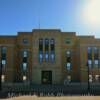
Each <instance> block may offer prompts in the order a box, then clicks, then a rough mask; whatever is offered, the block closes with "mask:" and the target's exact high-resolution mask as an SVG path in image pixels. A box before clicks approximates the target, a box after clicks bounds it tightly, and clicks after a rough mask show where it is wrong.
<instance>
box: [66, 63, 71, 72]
mask: <svg viewBox="0 0 100 100" xmlns="http://www.w3.org/2000/svg"><path fill="white" fill-rule="evenodd" d="M66 67H67V70H69V71H70V70H71V63H66Z"/></svg>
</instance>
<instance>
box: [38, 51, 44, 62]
mask: <svg viewBox="0 0 100 100" xmlns="http://www.w3.org/2000/svg"><path fill="white" fill-rule="evenodd" d="M42 61H43V53H42V52H41V53H40V54H39V62H40V63H42Z"/></svg>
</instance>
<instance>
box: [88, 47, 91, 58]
mask: <svg viewBox="0 0 100 100" xmlns="http://www.w3.org/2000/svg"><path fill="white" fill-rule="evenodd" d="M88 59H89V60H92V48H91V47H88Z"/></svg>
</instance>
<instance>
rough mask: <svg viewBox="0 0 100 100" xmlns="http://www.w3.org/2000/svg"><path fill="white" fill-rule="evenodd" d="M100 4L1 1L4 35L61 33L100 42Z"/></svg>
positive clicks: (88, 0) (52, 0)
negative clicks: (89, 37) (51, 31)
mask: <svg viewBox="0 0 100 100" xmlns="http://www.w3.org/2000/svg"><path fill="white" fill-rule="evenodd" d="M99 4H100V0H0V35H17V32H22V31H25V32H27V31H29V32H31V31H32V29H38V28H39V26H40V28H41V29H61V31H66V32H76V34H77V35H95V37H96V38H100V35H99V32H100V29H99V26H100V20H99V18H100V11H99V8H100V7H99Z"/></svg>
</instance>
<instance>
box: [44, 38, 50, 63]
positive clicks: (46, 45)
mask: <svg viewBox="0 0 100 100" xmlns="http://www.w3.org/2000/svg"><path fill="white" fill-rule="evenodd" d="M45 61H46V62H48V61H49V40H48V39H45Z"/></svg>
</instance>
